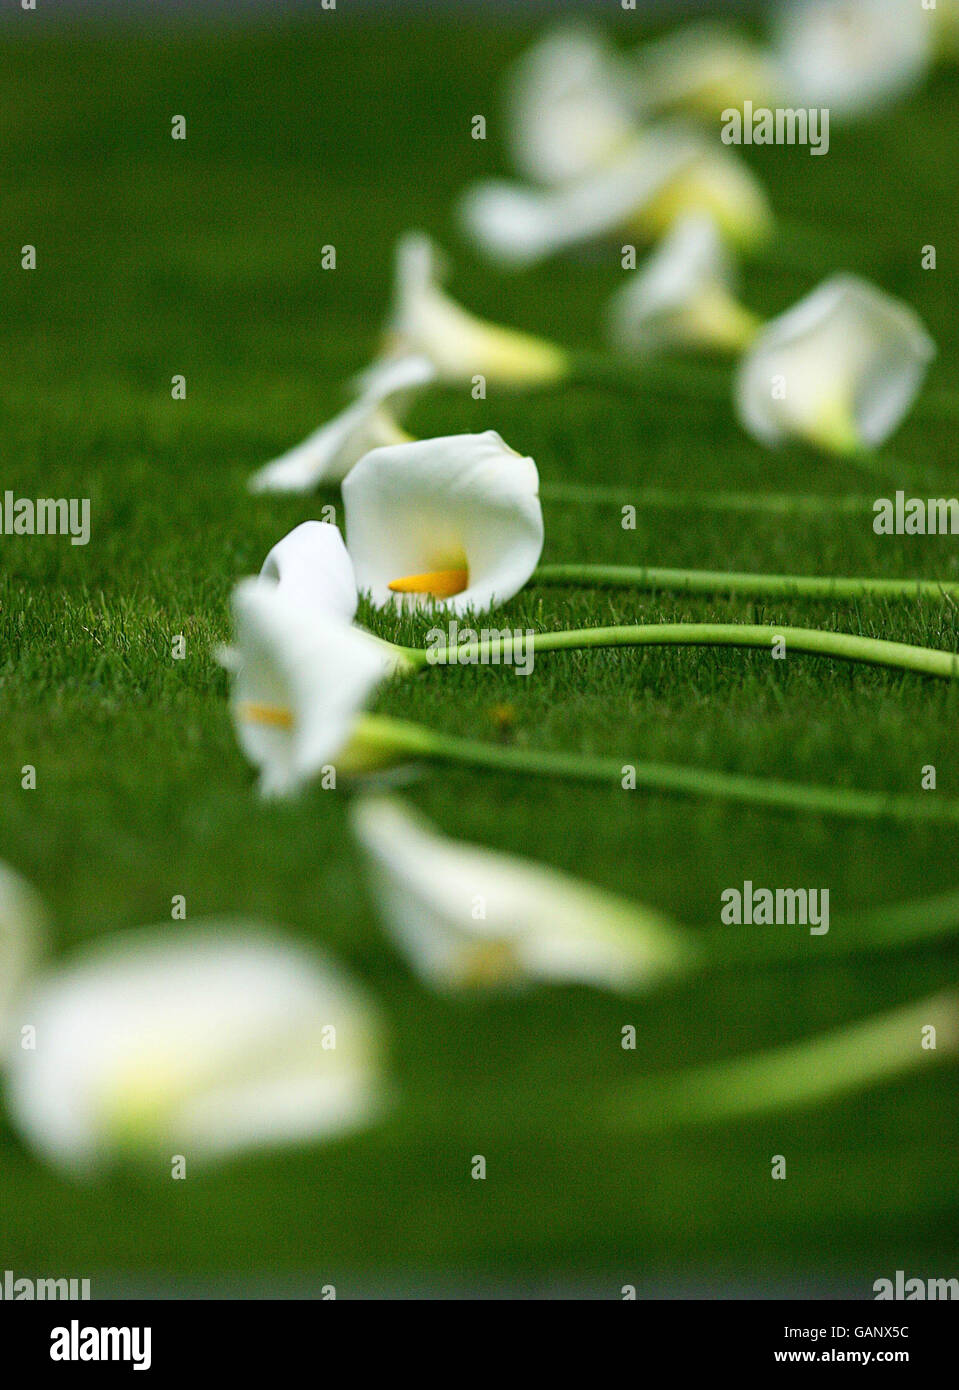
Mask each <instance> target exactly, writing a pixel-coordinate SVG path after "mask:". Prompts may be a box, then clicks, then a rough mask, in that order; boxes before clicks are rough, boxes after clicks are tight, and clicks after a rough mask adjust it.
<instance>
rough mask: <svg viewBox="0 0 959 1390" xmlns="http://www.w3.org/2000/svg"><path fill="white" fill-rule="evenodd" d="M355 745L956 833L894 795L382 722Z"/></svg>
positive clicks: (363, 730)
mask: <svg viewBox="0 0 959 1390" xmlns="http://www.w3.org/2000/svg"><path fill="white" fill-rule="evenodd" d="M356 734H357V736H358V740H359V742H360V743H361V744H363V745H364V746H365V747H366V748H368V749H370V750H373V751H376V752H382V753H385V754H387V755H388V757H389V758H390V759H392V760H394V761H398V760H400V759H402V758H405V757H411V758H423V759H425V760H427V761H430V762H437V763H442V764H446V765H451V766H455V767H465V768H472V769H475V770H477V771H483V772H509V773H517V774H523V775H527V776H533V777H537V776H539V777H557V778H562V779H564V780H568V781H573V782H585V783H593V784H596V785H599V786H607V787H610V788H613V787H615V788H616V790H617V791H624V790H625V788H624V786H623V782H624V774H625V772H626V769H627V768H628V769H629V772H630V781H631V783H632V784H633V785H634V786H635V788H636V789H637V790H638V789H639V788H643V789H644V790H646V791H660V792H671V793H677V794H680V795H685V796H705V797H714V798H716V799H717V800H721V801H734V802H737V803H739V804H741V805H751V806H764V807H766V808H768V809H771V810H781V811H805V812H808V813H811V814H818V815H826V816H836V817H839V818H841V819H846V820H888V821H897V822H904V823H907V824H908V823H913V822H925V823H932V824H936V823H943V822H945V823H948V824H951V825H959V802H953V801H940V800H936V799H935V798H932V797H930V798H923V797H917V796H907V795H903V794H901V793H899V794H897V793H889V792H867V791H856V790H853V789H851V788H846V787H823V786H817V785H814V784H807V783H801V782H782V781H779V780H777V779H775V778H766V777H748V776H745V775H744V774H742V773H734V772H719V771H714V770H712V769H710V768H702V767H685V766H681V765H679V764H675V763H643V762H631V761H629V760H628V759H618V758H599V757H591V756H588V755H584V754H579V753H556V752H548V751H545V750H543V751H540V750H536V749H526V748H515V747H503V746H501V745H499V744H492V743H484V742H481V741H479V740H476V739H467V738H460V737H458V736H457V735H454V734H443V733H440V732H438V731H436V730H434V729H428V728H426V727H425V726H423V725H421V724H414V723H410V722H408V721H406V720H400V719H393V718H391V717H388V716H381V715H365V716H363V717H362V718H361V719H360V720H359V721H358V724H357V730H356Z"/></svg>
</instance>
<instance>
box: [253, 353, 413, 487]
mask: <svg viewBox="0 0 959 1390" xmlns="http://www.w3.org/2000/svg"><path fill="white" fill-rule="evenodd" d="M433 375H434V372H433V371H432V369H431V367H430V364H429V363H428V362H426V361H425V360H424V359H423V358H421V357H412V356H403V357H400V358H396V359H392V360H390V361H388V362H382V363H379V364H377V368H376V370H375V371H371V372H369V373H367V374H366V376H365V378H364V380H363V382H362V395H361V396H360V399H359V400H357V401H354V402H353V404H352V405H349V406H347V408H346V409H345V410H343V411H341V412H340V414H339V415H337V416H336V417H335V418H334V419H332V420H329V421H328V422H327V423H326V424H325V425H321V426H320V428H319V429H318V430H316V431H315V432H314V433H313V434H311V435H310V436H309V438H308V439H305V440H304V441H303V443H302V444H298V445H297V446H296V447H295V448H294V449H290V450H289V451H288V452H287V453H285V454H282V455H281V456H280V457H279V458H277V459H274V460H273V462H272V463H268V464H265V465H264V467H263V468H261V469H259V470H258V471H257V472H256V473H254V474H253V476H252V478H251V479H250V489H251V491H253V492H308V491H311V490H312V489H313V488H315V487H318V486H319V485H320V483H338V482H340V481H341V480H342V479H343V478H345V477H346V475H347V473H348V472H349V471H350V469H351V468H352V467H353V465H354V463H356V461H357V460H358V459H361V458H362V457H363V455H364V454H365V453H367V452H368V451H369V450H370V449H375V448H377V447H378V446H379V445H381V444H397V443H399V442H401V441H402V440H404V439H406V438H408V436H407V435H406V434H404V432H403V431H402V430H401V429H400V427H399V425H398V424H397V423H396V421H395V420H394V419H393V417H392V415H391V414H390V413H389V412H388V411H387V410H386V409H385V408H384V402H385V401H387V400H390V399H391V398H396V397H399V396H403V395H407V394H408V393H409V392H411V391H412V390H414V389H415V388H417V387H419V386H423V385H425V384H426V383H427V382H428V381H430V380H431V379H432V377H433Z"/></svg>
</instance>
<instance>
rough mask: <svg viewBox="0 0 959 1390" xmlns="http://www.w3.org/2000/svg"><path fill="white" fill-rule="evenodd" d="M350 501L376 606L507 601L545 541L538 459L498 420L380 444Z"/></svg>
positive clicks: (452, 606) (359, 473)
mask: <svg viewBox="0 0 959 1390" xmlns="http://www.w3.org/2000/svg"><path fill="white" fill-rule="evenodd" d="M343 506H344V510H345V516H346V538H347V548H348V550H349V553H350V557H351V559H352V562H353V568H354V571H355V574H356V584H357V587H358V588H359V590H360V591H361V592H368V593H369V594H370V597H371V599H372V601H373V603H375V604H377V605H378V606H382V605H384V604H388V603H392V604H394V605H396V606H403V605H404V604H416V605H423V604H439V605H441V606H443V607H445V608H448V609H449V610H450V611H452V612H454V613H464V612H466V611H468V610H482V609H486V608H490V607H492V606H493V604H494V603H505V602H506V601H507V600H508V599H510V598H512V597H513V595H514V594H516V593H518V592H519V590H520V589H521V588H522V587H523V585H524V584H525V583H526V581H527V580H528V579H529V577H530V575H531V574H532V573H533V570H534V569H535V568H536V565H537V563H538V561H539V557H540V554H541V552H542V549H543V512H542V507H541V505H540V500H539V475H538V473H537V470H536V465H535V463H534V462H533V460H532V459H531V458H524V457H522V456H521V455H520V454H517V453H516V452H515V450H513V449H511V448H510V447H509V446H508V445H507V444H505V443H504V442H503V440H502V439H501V438H500V436H499V435H498V434H497V433H496V432H495V431H494V430H488V431H487V432H486V433H485V434H465V435H451V436H447V437H441V438H438V439H425V440H420V441H417V442H416V443H412V444H401V445H397V446H396V447H395V448H390V449H375V450H373V452H372V453H369V454H367V455H366V457H365V458H364V459H361V460H360V462H359V463H358V464H357V466H356V467H355V468H354V469H353V471H352V473H351V474H350V475H349V477H348V478H347V479H346V481H345V483H344V484H343Z"/></svg>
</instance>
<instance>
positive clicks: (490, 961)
mask: <svg viewBox="0 0 959 1390" xmlns="http://www.w3.org/2000/svg"><path fill="white" fill-rule="evenodd" d="M459 970H460V980H461V982H462V984H464V985H467V986H470V985H475V986H477V987H480V988H482V987H483V986H489V985H500V984H505V983H506V982H507V981H509V980H513V979H515V978H516V977H517V976H518V975H519V974H520V964H519V957H518V956H517V954H516V950H515V947H514V946H513V944H512V942H510V941H503V940H499V941H497V940H493V941H481V942H478V943H476V944H475V945H470V946H466V947H464V949H463V951H462V953H461V955H460V959H459Z"/></svg>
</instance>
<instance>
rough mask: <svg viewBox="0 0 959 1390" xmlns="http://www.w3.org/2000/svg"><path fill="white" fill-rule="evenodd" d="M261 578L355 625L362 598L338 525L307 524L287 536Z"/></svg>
mask: <svg viewBox="0 0 959 1390" xmlns="http://www.w3.org/2000/svg"><path fill="white" fill-rule="evenodd" d="M260 578H261V579H264V580H267V581H270V580H272V581H274V582H275V583H276V585H277V587H280V588H282V589H283V592H284V593H287V594H292V595H295V596H296V597H297V598H299V600H300V601H301V602H302V603H303V604H304V605H306V606H309V607H311V608H312V610H313V611H314V612H318V613H322V614H329V615H330V616H331V617H337V618H341V619H342V620H343V621H344V622H346V623H351V622H352V621H353V619H354V618H355V617H356V609H357V604H358V602H359V595H358V593H357V591H356V576H355V574H354V573H353V561H352V560H351V559H350V556H349V552H348V551H347V549H346V546H345V545H344V543H343V537H342V535H341V534H340V529H339V527H338V526H333V525H331V524H330V523H329V522H328V521H304V522H302V523H301V524H300V525H299V526H296V527H294V528H293V530H292V531H291V532H290V533H289V535H286V536H284V537H283V539H282V540H281V541H278V542H277V544H276V545H275V546H274V547H273V549H272V550H271V551H270V553H269V555H267V557H266V559H265V560H264V561H263V568H262V569H261V570H260Z"/></svg>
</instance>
